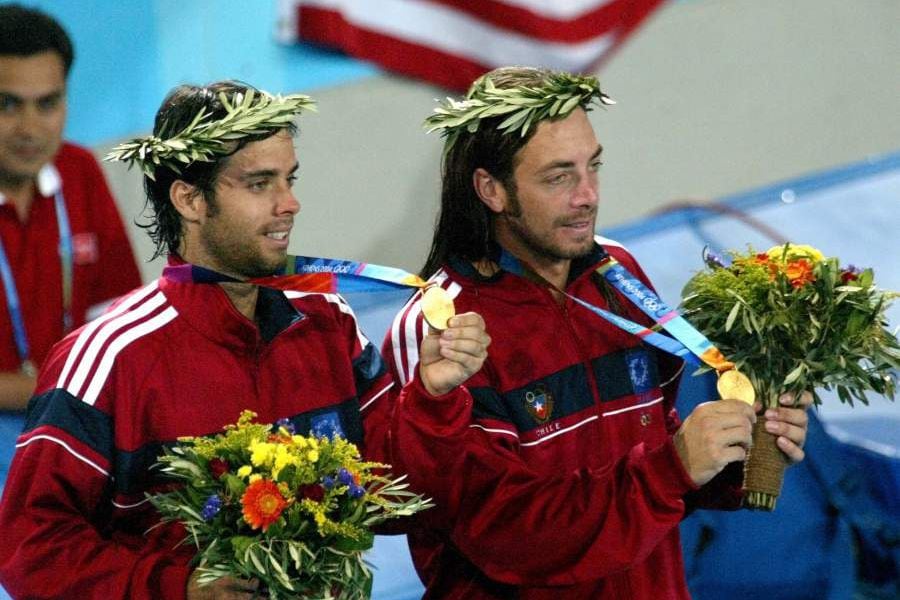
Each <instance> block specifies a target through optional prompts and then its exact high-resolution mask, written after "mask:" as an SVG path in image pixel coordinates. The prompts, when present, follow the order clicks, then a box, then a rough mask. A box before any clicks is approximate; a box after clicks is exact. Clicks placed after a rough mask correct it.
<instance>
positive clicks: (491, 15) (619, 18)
mask: <svg viewBox="0 0 900 600" xmlns="http://www.w3.org/2000/svg"><path fill="white" fill-rule="evenodd" d="M431 2H432V3H433V4H442V5H445V6H448V7H450V8H453V9H454V10H456V11H458V12H461V13H467V14H469V15H471V16H472V17H473V18H475V19H478V20H480V21H483V22H485V23H489V24H490V25H492V26H494V27H497V28H500V29H506V30H508V31H511V32H513V33H517V34H520V35H525V36H528V37H533V38H538V39H541V40H544V41H548V42H561V43H579V42H587V41H590V40H592V39H594V38H597V37H599V36H601V35H603V34H605V33H607V32H608V31H611V30H614V29H619V28H620V27H621V26H622V23H623V21H624V20H625V18H626V16H627V15H629V13H631V12H633V10H634V9H635V8H638V9H640V10H642V11H643V10H646V11H647V14H649V12H650V11H652V10H653V9H654V8H656V6H658V5H659V4H661V3H662V2H664V0H614V1H613V2H608V3H605V4H603V5H602V6H600V7H599V8H595V9H592V10H589V11H587V12H584V13H582V14H580V15H578V16H577V17H575V18H574V19H565V20H564V19H554V18H552V17H547V16H545V15H542V14H539V13H536V12H534V11H531V10H528V9H527V8H522V7H520V6H512V5H509V4H506V3H504V2H499V1H498V0H480V1H479V2H472V1H471V0H431ZM637 5H639V6H637Z"/></svg>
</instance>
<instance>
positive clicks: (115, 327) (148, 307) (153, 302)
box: [65, 292, 166, 397]
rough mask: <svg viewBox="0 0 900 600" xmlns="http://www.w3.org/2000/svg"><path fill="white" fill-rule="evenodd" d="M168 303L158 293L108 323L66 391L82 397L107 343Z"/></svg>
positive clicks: (82, 359)
mask: <svg viewBox="0 0 900 600" xmlns="http://www.w3.org/2000/svg"><path fill="white" fill-rule="evenodd" d="M165 302H166V297H165V296H164V295H163V294H162V292H157V293H156V294H154V295H153V296H151V297H150V299H149V300H147V302H145V303H143V304H142V305H141V306H139V307H138V308H136V309H135V310H132V311H130V312H127V313H125V314H122V315H119V316H118V317H116V318H115V319H111V320H110V321H108V322H107V323H105V324H104V325H103V327H101V328H100V330H99V331H98V332H97V335H96V336H95V337H94V339H92V340H91V343H90V345H89V346H88V347H87V349H86V350H85V351H84V355H83V356H82V358H81V360H80V361H79V363H78V367H77V368H76V369H75V374H74V375H73V376H72V379H71V380H70V381H69V383H68V385H66V386H65V388H66V391H68V392H69V393H70V394H72V395H73V396H75V397H79V396H80V395H81V387H82V385H83V384H84V381H85V380H86V379H87V376H88V374H89V373H90V372H91V369H92V368H93V366H94V362H95V361H96V360H97V357H98V355H99V354H100V351H101V350H102V349H103V346H104V344H106V341H107V340H108V339H109V338H110V337H111V336H112V335H113V334H114V333H116V332H117V331H119V330H120V329H123V328H125V327H127V326H128V325H131V324H132V323H134V322H135V321H137V320H139V319H142V318H144V317H146V316H147V315H149V314H150V313H151V312H153V311H154V310H156V309H157V308H159V307H160V306H162V305H163V304H164V303H165Z"/></svg>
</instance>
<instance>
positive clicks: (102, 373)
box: [76, 294, 178, 404]
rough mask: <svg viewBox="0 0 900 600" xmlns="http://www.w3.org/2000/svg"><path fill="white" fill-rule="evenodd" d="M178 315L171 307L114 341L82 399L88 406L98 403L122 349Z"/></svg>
mask: <svg viewBox="0 0 900 600" xmlns="http://www.w3.org/2000/svg"><path fill="white" fill-rule="evenodd" d="M160 295H162V294H160ZM177 315H178V311H176V310H175V308H174V307H172V306H170V307H168V308H167V309H166V310H164V311H162V312H161V313H159V314H158V315H156V316H155V317H153V318H152V319H149V320H147V321H145V322H143V323H141V324H140V325H137V326H136V327H133V328H131V329H129V330H128V331H126V332H125V333H123V334H122V335H120V336H119V337H117V338H116V339H115V341H113V342H112V343H111V344H110V345H109V348H107V349H106V352H104V353H103V358H102V359H101V360H100V366H99V367H98V368H97V371H96V372H95V373H94V377H93V378H92V379H91V382H90V384H89V385H88V388H87V391H86V392H85V393H84V397H83V398H82V400H84V401H85V402H86V403H87V404H94V402H96V401H97V396H98V395H99V394H100V389H101V388H102V387H103V384H104V383H105V382H106V378H107V377H108V376H109V372H110V370H111V369H112V366H113V362H114V361H115V360H116V355H118V354H119V352H121V351H122V348H124V347H125V346H127V345H128V344H130V343H131V342H133V341H134V340H136V339H138V338H139V337H142V336H145V335H147V334H148V333H150V332H152V331H156V330H157V329H159V328H160V327H162V326H163V325H165V324H166V323H168V322H169V321H171V320H172V319H174V318H175V317H176V316H177ZM76 395H77V394H76Z"/></svg>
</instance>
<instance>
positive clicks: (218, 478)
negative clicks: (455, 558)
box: [150, 411, 431, 598]
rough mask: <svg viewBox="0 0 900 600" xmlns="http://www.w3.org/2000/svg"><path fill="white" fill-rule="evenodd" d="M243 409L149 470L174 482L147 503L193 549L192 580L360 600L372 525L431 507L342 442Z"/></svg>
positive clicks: (273, 594)
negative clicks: (239, 581) (182, 531)
mask: <svg viewBox="0 0 900 600" xmlns="http://www.w3.org/2000/svg"><path fill="white" fill-rule="evenodd" d="M255 417H256V415H255V413H253V412H251V411H244V412H243V413H241V416H240V419H239V420H238V422H237V424H236V425H228V426H226V427H225V429H224V433H221V434H218V435H215V436H212V437H186V438H180V439H179V440H178V444H177V445H175V446H174V447H173V448H172V449H171V450H168V451H167V452H166V453H165V454H164V455H163V456H161V457H160V462H159V467H160V468H161V469H162V471H163V472H165V473H166V474H167V475H169V476H170V477H172V478H174V479H175V480H177V481H178V483H179V485H177V486H173V489H172V490H171V491H168V492H166V493H162V494H157V495H155V496H151V498H150V500H151V502H152V503H153V504H154V506H156V508H157V509H158V510H159V512H160V513H161V515H162V521H163V522H171V521H177V522H180V523H182V524H183V525H184V526H185V527H186V529H187V531H188V536H187V537H186V538H185V543H191V542H192V543H193V544H195V545H196V547H197V550H198V553H197V556H196V559H195V560H196V561H197V567H196V571H197V572H198V573H199V577H198V580H197V581H198V583H200V584H201V585H203V584H209V583H211V582H213V581H215V580H216V579H219V578H222V577H235V578H243V579H256V580H258V581H259V582H260V584H261V585H260V589H262V590H265V591H266V592H267V593H268V596H269V597H270V598H367V597H368V596H369V593H370V588H371V572H370V570H369V568H368V566H367V565H366V563H365V561H364V560H363V552H364V551H365V550H367V549H368V548H370V547H371V546H372V543H373V541H374V537H373V533H372V530H371V529H372V526H374V525H376V524H378V523H381V522H383V521H385V520H387V519H392V518H396V517H401V516H406V515H412V514H414V513H416V512H418V511H421V510H423V509H425V508H428V507H429V506H431V504H429V501H428V500H426V499H423V498H422V497H421V496H417V495H415V494H413V493H412V492H410V491H408V490H407V489H406V487H407V486H406V484H405V483H403V482H402V480H403V478H402V477H401V478H398V479H391V478H390V477H386V476H384V475H382V474H379V471H381V470H382V469H384V468H386V467H387V465H383V464H379V463H373V462H363V461H362V460H360V457H359V451H358V450H357V448H356V446H354V445H353V444H351V443H350V442H348V441H346V440H344V439H342V438H340V437H337V436H334V437H331V438H329V437H315V436H302V435H296V434H295V433H294V431H293V427H292V425H291V423H290V422H288V421H286V420H283V421H279V422H278V423H277V424H276V426H275V427H273V426H271V425H263V424H259V423H253V419H254V418H255Z"/></svg>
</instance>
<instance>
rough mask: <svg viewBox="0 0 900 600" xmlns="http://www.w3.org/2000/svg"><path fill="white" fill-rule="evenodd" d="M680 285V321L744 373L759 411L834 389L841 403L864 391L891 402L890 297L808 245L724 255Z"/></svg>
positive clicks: (865, 273)
mask: <svg viewBox="0 0 900 600" xmlns="http://www.w3.org/2000/svg"><path fill="white" fill-rule="evenodd" d="M729 256H730V264H726V262H727V261H724V260H721V259H720V260H718V261H715V260H714V261H708V263H709V264H708V268H707V269H705V270H704V271H701V272H699V273H697V274H696V275H695V276H694V277H693V278H692V279H691V280H690V281H689V282H688V284H687V285H686V287H685V290H684V293H683V301H682V308H683V310H684V314H685V316H686V317H687V318H688V319H689V320H690V321H691V322H692V323H693V324H694V325H695V326H696V327H697V328H698V329H699V330H700V331H701V332H703V333H704V334H705V335H706V336H707V337H709V338H710V340H711V341H712V342H713V343H714V344H715V345H716V346H717V347H719V349H720V350H722V352H723V353H724V354H725V355H726V356H728V357H729V359H730V360H732V361H733V362H735V364H736V365H737V368H738V369H740V370H741V371H743V372H745V373H746V374H747V375H748V376H749V377H750V379H751V381H752V382H753V385H754V388H755V389H756V390H757V392H759V393H760V397H761V400H762V401H763V404H764V405H765V406H766V407H771V406H777V403H778V396H779V395H781V394H782V393H784V392H794V393H797V394H799V393H801V392H803V391H807V390H809V391H812V392H813V395H814V398H815V401H816V403H817V404H818V403H820V402H821V397H820V396H819V394H818V393H817V392H816V391H815V388H817V387H818V388H824V389H828V390H830V389H834V390H835V391H836V392H837V395H838V397H839V398H840V400H841V401H842V402H846V403H848V404H850V405H852V404H853V402H854V401H859V402H862V403H864V404H867V403H868V397H867V395H866V394H867V392H874V393H876V394H881V395H883V396H885V397H887V398H890V399H892V400H893V399H894V397H895V394H896V387H897V380H896V377H897V370H898V369H900V343H898V340H897V336H896V333H895V332H891V331H890V330H889V329H888V322H887V318H886V316H885V311H886V309H887V308H888V306H889V304H890V303H891V301H892V300H893V299H894V298H895V297H897V295H898V294H896V293H894V292H888V291H885V290H881V289H879V288H877V287H876V286H875V283H874V274H873V272H872V270H871V269H858V268H855V267H852V266H849V267H842V266H841V265H840V264H839V261H838V259H837V258H827V257H825V256H823V255H822V253H821V252H819V251H818V250H816V249H815V248H812V247H810V246H801V245H794V244H790V243H788V244H785V245H783V246H776V247H774V248H772V249H770V250H769V251H768V252H763V253H757V252H754V251H753V250H752V249H750V250H749V251H748V252H745V253H739V252H731V253H729Z"/></svg>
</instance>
